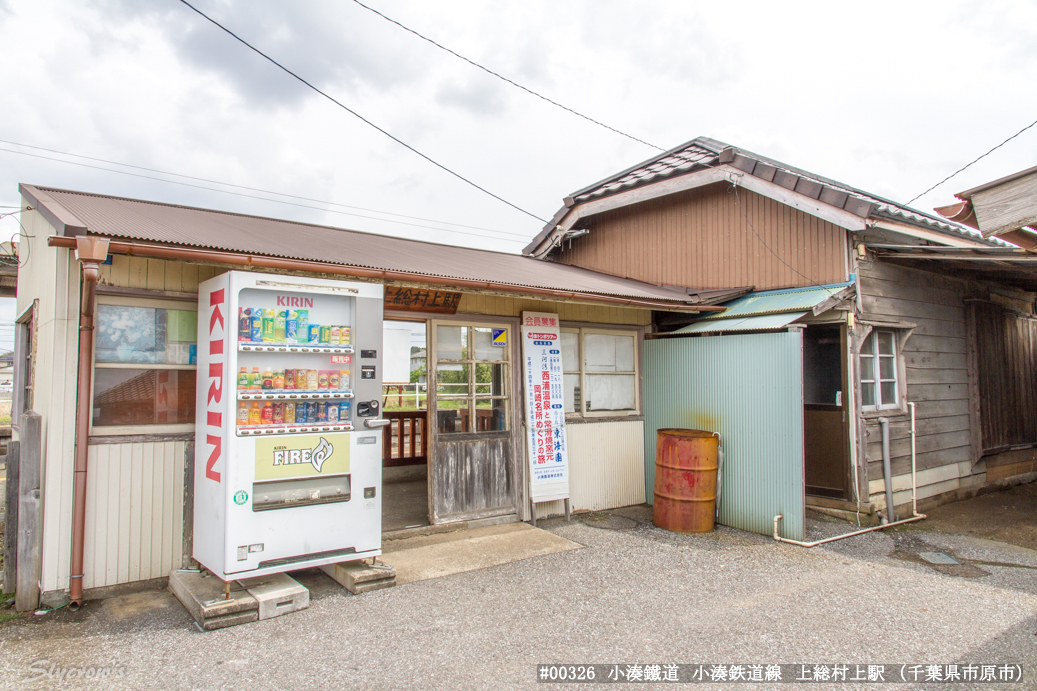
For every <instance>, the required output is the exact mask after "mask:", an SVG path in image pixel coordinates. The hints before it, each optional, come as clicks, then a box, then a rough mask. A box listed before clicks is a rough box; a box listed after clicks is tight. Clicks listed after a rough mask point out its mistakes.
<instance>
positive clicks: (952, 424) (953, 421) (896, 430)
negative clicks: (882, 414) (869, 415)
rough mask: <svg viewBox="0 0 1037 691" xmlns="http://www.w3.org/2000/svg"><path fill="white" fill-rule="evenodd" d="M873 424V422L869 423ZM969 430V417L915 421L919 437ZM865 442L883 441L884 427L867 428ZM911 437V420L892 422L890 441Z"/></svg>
mask: <svg viewBox="0 0 1037 691" xmlns="http://www.w3.org/2000/svg"><path fill="white" fill-rule="evenodd" d="M869 423H871V421H869ZM968 429H969V416H968V415H954V416H947V417H936V418H928V417H921V416H920V415H919V416H918V417H917V418H916V419H915V430H916V433H917V435H918V436H920V437H922V436H927V435H931V434H945V433H948V432H963V431H968ZM866 430H867V432H866V434H865V441H866V442H867V443H869V444H871V443H879V442H881V441H882V426H881V425H879V424H878V423H871V424H868V425H867V426H866ZM910 436H911V421H910V420H909V419H897V420H890V422H889V438H890V440H898V439H907V438H909V437H910Z"/></svg>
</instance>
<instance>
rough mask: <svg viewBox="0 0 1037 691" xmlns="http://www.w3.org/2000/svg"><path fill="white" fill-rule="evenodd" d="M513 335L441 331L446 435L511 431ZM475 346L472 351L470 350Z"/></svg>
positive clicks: (474, 329)
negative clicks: (510, 350)
mask: <svg viewBox="0 0 1037 691" xmlns="http://www.w3.org/2000/svg"><path fill="white" fill-rule="evenodd" d="M507 332H508V330H507V329H502V328H492V327H482V326H442V325H440V326H438V327H437V329H436V339H437V341H436V425H437V429H438V430H439V433H440V434H458V433H471V432H504V431H507V430H508V427H509V423H508V400H507V397H508V391H509V386H510V385H509V383H508V377H510V376H511V375H510V369H509V366H510V365H509V362H508V359H509V348H508V347H507V344H508V343H509V341H508V333H507ZM469 344H471V346H472V347H471V348H469Z"/></svg>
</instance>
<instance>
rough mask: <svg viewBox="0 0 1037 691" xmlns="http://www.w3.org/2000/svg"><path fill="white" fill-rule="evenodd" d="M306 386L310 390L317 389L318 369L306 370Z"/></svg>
mask: <svg viewBox="0 0 1037 691" xmlns="http://www.w3.org/2000/svg"><path fill="white" fill-rule="evenodd" d="M306 388H307V390H309V391H316V390H317V370H315V369H308V370H306Z"/></svg>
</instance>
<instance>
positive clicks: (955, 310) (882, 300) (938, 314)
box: [862, 295, 965, 322]
mask: <svg viewBox="0 0 1037 691" xmlns="http://www.w3.org/2000/svg"><path fill="white" fill-rule="evenodd" d="M862 304H863V307H864V311H865V312H866V313H868V314H896V315H898V316H899V317H901V318H902V319H904V320H906V321H914V320H915V319H934V320H940V321H948V322H964V321H965V305H964V304H959V305H956V306H950V305H937V304H933V303H931V302H916V301H914V300H900V299H897V298H887V297H875V296H873V295H864V296H862Z"/></svg>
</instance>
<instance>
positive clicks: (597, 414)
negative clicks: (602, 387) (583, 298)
mask: <svg viewBox="0 0 1037 691" xmlns="http://www.w3.org/2000/svg"><path fill="white" fill-rule="evenodd" d="M562 333H575V334H577V335H578V338H577V341H576V349H577V358H578V359H579V363H578V366H577V367H573V365H572V363H569V362H565V360H564V359H563V361H562V372H563V375H562V376H563V380H564V377H565V375H566V374H577V373H578V374H579V376H580V406H579V408H578V409H577V410H575V411H566V413H565V417H566V419H570V418H575V419H581V418H582V419H593V418H605V417H634V416H638V415H640V414H641V349H640V347H639V346H640V343H641V339H640V332H639V331H638V330H636V329H616V328H611V329H610V328H607V327H597V326H592V327H583V326H562ZM587 334H602V335H606V336H625V337H628V338H633V339H634V370H633V371H632V372H626V371H624V372H591V374H594V375H599V374H602V375H605V376H609V375H625V376H630V375H633V377H634V407H633V409H631V410H587V367H586V364H587V363H586V359H585V357H584V353H585V352H586V349H585V348H584V337H585V336H587Z"/></svg>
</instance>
